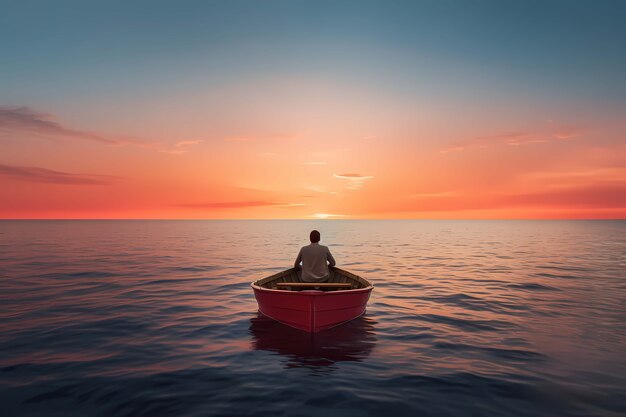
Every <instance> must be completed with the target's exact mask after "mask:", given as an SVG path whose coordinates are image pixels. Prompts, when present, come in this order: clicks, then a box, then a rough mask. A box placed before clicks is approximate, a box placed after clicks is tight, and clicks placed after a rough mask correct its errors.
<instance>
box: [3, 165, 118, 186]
mask: <svg viewBox="0 0 626 417" xmlns="http://www.w3.org/2000/svg"><path fill="white" fill-rule="evenodd" d="M0 177H4V178H8V179H12V180H18V181H28V182H39V183H46V184H63V185H107V184H110V183H111V181H112V180H114V179H119V178H120V177H115V176H112V175H96V174H71V173H68V172H61V171H54V170H51V169H45V168H37V167H23V166H12V165H3V164H0Z"/></svg>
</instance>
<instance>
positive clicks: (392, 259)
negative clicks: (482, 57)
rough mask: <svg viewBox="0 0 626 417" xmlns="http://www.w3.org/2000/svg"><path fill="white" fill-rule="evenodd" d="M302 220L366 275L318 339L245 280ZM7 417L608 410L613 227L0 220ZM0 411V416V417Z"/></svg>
mask: <svg viewBox="0 0 626 417" xmlns="http://www.w3.org/2000/svg"><path fill="white" fill-rule="evenodd" d="M312 228H317V229H319V230H320V231H321V232H322V239H323V241H322V243H325V244H328V245H329V246H330V248H331V250H332V252H333V254H334V256H335V258H336V259H337V261H338V266H341V267H343V268H346V269H348V270H350V271H352V272H355V273H358V274H360V275H362V276H364V277H365V278H367V279H370V280H371V281H373V282H374V284H375V286H376V288H375V290H374V292H373V294H372V298H371V300H370V303H369V305H368V310H367V313H366V315H365V316H364V317H362V318H360V319H357V320H355V321H353V322H351V323H349V324H347V325H344V326H340V327H338V328H335V329H332V330H329V331H327V332H322V333H320V334H318V335H316V336H315V337H312V336H310V335H308V334H306V333H302V332H300V331H297V330H293V329H290V328H287V327H285V326H283V325H281V324H278V323H275V322H273V321H271V320H268V319H265V318H263V317H261V316H259V315H258V314H257V306H256V302H255V300H254V296H253V294H252V291H251V289H250V286H249V284H250V282H251V281H253V280H255V279H257V278H260V277H263V276H266V275H269V274H271V273H274V272H277V271H280V270H282V269H285V268H287V267H289V266H290V265H291V264H292V263H293V259H294V258H295V255H296V254H297V250H298V248H299V246H301V245H303V244H305V243H306V238H307V236H308V232H309V231H310V230H311V229H312ZM0 404H1V405H2V413H6V415H8V416H38V415H41V416H82V417H84V416H142V415H145V416H196V415H224V416H227V415H228V416H249V415H255V416H256V415H259V416H268V415H272V416H282V415H284V416H313V415H325V414H326V415H342V416H360V417H362V416H383V415H384V416H388V415H394V414H395V415H421V416H467V415H473V416H483V415H484V416H493V415H511V416H538V415H541V416H543V415H545V416H587V415H589V416H591V415H594V416H623V415H624V414H625V413H626V222H624V221H19V222H18V221H2V222H0ZM3 415H4V414H3Z"/></svg>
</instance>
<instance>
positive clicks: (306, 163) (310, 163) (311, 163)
mask: <svg viewBox="0 0 626 417" xmlns="http://www.w3.org/2000/svg"><path fill="white" fill-rule="evenodd" d="M302 165H328V162H303V163H302Z"/></svg>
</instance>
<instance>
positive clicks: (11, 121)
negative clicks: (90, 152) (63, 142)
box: [0, 106, 128, 145]
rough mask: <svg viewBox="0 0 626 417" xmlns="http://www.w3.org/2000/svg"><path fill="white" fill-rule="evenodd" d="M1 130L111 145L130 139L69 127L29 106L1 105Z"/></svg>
mask: <svg viewBox="0 0 626 417" xmlns="http://www.w3.org/2000/svg"><path fill="white" fill-rule="evenodd" d="M0 131H5V132H26V133H32V134H37V135H42V136H57V137H66V138H74V139H82V140H90V141H96V142H101V143H106V144H109V145H120V144H123V143H127V142H128V141H126V140H122V139H116V138H109V137H105V136H103V135H100V134H97V133H92V132H86V131H83V130H77V129H72V128H70V127H67V126H65V125H63V124H61V123H59V122H57V121H56V120H54V118H53V117H52V115H50V114H47V113H41V112H38V111H35V110H33V109H31V108H29V107H15V106H0Z"/></svg>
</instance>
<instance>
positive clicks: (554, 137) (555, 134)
mask: <svg viewBox="0 0 626 417" xmlns="http://www.w3.org/2000/svg"><path fill="white" fill-rule="evenodd" d="M585 131H586V130H585V129H581V128H577V127H555V126H553V125H552V124H550V126H549V127H548V129H547V131H537V132H535V131H524V132H520V131H518V132H504V133H498V134H494V135H489V136H479V137H475V138H471V139H468V140H465V141H461V142H457V143H455V144H452V145H450V146H447V147H445V148H442V149H441V150H440V152H441V153H450V152H459V151H463V150H466V149H468V148H486V147H489V146H495V145H508V146H521V145H528V144H533V143H547V142H554V141H558V140H567V139H573V138H576V137H578V136H581V135H582V134H583V133H585Z"/></svg>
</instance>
